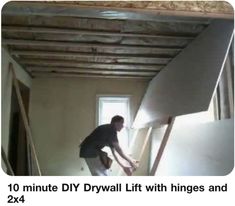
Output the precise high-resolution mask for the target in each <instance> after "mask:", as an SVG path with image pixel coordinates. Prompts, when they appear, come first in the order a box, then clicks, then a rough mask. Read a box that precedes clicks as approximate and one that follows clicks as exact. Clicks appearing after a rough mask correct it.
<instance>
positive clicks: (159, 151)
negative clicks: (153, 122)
mask: <svg viewBox="0 0 235 206" xmlns="http://www.w3.org/2000/svg"><path fill="white" fill-rule="evenodd" d="M174 121H175V118H174V117H171V118H169V122H168V126H167V128H166V131H165V134H164V136H163V139H162V142H161V145H160V147H159V150H158V153H157V156H156V159H155V161H154V163H153V166H152V168H151V170H150V175H151V176H154V175H155V173H156V171H157V168H158V165H159V163H160V161H161V157H162V154H163V152H164V149H165V147H166V144H167V141H168V139H169V136H170V133H171V130H172V127H173V124H174Z"/></svg>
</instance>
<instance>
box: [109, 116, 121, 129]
mask: <svg viewBox="0 0 235 206" xmlns="http://www.w3.org/2000/svg"><path fill="white" fill-rule="evenodd" d="M111 124H112V125H114V127H115V129H116V131H121V129H122V128H123V124H124V118H123V117H122V116H119V115H116V116H114V117H113V118H112V120H111Z"/></svg>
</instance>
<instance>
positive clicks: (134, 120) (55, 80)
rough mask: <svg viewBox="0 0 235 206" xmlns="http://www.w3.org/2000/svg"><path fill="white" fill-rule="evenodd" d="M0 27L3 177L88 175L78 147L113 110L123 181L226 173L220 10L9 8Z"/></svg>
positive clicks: (226, 89)
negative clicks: (126, 169)
mask: <svg viewBox="0 0 235 206" xmlns="http://www.w3.org/2000/svg"><path fill="white" fill-rule="evenodd" d="M1 29H2V50H1V52H2V56H1V59H2V72H1V74H2V78H1V80H2V95H1V96H2V137H1V145H2V147H1V150H2V161H1V164H2V169H3V171H4V172H5V173H7V174H9V175H25V176H36V175H44V176H88V175H90V173H89V170H88V168H87V165H86V163H85V161H84V160H83V159H82V158H79V144H80V143H81V141H82V140H83V139H84V138H85V137H86V136H87V135H88V134H89V133H90V132H91V131H92V130H93V129H94V128H95V127H96V126H98V125H99V124H101V123H105V122H107V121H109V119H110V115H112V114H115V113H117V112H119V114H122V115H124V116H125V120H126V122H125V130H124V132H123V133H122V134H120V137H119V139H120V142H121V144H122V146H123V147H124V148H125V150H126V152H127V153H128V154H129V155H131V156H132V157H133V158H135V159H138V160H139V161H140V165H139V168H138V169H137V170H136V171H135V172H134V174H133V175H134V176H154V175H160V176H161V175H163V176H168V175H169V176H218V175H219V176H220V175H227V174H229V173H230V172H231V171H232V169H233V165H234V126H233V125H234V123H233V118H234V112H233V111H234V110H233V108H234V102H233V99H234V46H233V44H234V42H233V30H234V23H233V8H232V6H231V5H230V4H229V3H227V2H223V1H221V2H216V1H215V2H213V1H212V2H209V1H205V2H202V1H201V2H196V1H195V2H194V1H192V2H185V1H184V2H183V1H182V2H181V1H177V2H176V1H138V2H135V1H128V2H126V1H125V2H124V1H123V2H122V1H120V2H115V1H107V2H102V1H101V2H92V1H82V2H80V1H70V2H59V1H58V2H56V1H53V2H52V1H51V2H50V1H48V2H36V1H27V2H16V1H15V2H14V1H12V2H8V3H6V4H5V5H4V6H3V8H2V27H1ZM111 103H113V106H112V108H114V109H112V111H111V110H109V109H110V108H108V106H107V105H110V104H111ZM117 105H118V106H117ZM122 108H123V109H122ZM110 111H111V112H110ZM110 174H111V175H112V176H119V175H125V174H123V172H122V171H121V170H120V168H119V167H118V165H117V164H116V163H113V166H112V168H111V171H110Z"/></svg>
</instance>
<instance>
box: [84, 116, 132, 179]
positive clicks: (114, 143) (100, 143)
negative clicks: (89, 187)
mask: <svg viewBox="0 0 235 206" xmlns="http://www.w3.org/2000/svg"><path fill="white" fill-rule="evenodd" d="M123 123H124V118H123V117H121V116H119V115H116V116H114V117H113V118H112V120H111V123H110V124H105V125H101V126H99V127H97V128H96V129H95V130H94V131H93V132H92V133H91V134H90V135H89V136H88V137H86V138H85V140H84V141H83V142H82V143H81V145H80V147H81V148H80V157H83V158H85V161H86V163H87V165H88V167H89V170H90V172H91V174H92V175H93V176H107V175H108V169H106V168H105V166H104V165H103V164H102V162H101V160H100V156H99V155H100V153H101V150H102V148H103V147H105V146H108V147H110V149H111V151H112V153H113V156H114V158H115V160H116V161H117V163H118V164H119V165H120V166H121V167H122V168H123V170H124V172H125V173H126V174H127V175H131V174H132V171H133V170H135V169H136V168H137V164H136V161H135V160H133V159H131V158H130V157H129V156H127V155H126V154H125V153H124V152H123V150H122V148H121V147H120V145H119V143H118V138H117V131H118V132H119V131H121V129H122V128H123ZM115 151H116V152H117V153H118V154H119V155H120V156H121V157H122V158H123V159H124V160H126V161H127V162H128V163H129V164H130V166H126V165H123V164H122V163H121V162H120V161H119V159H118V158H117V156H116V154H115Z"/></svg>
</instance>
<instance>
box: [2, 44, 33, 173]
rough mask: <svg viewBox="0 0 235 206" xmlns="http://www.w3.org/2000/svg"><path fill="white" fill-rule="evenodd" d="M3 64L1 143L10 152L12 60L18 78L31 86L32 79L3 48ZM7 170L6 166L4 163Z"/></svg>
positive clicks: (6, 151)
mask: <svg viewBox="0 0 235 206" xmlns="http://www.w3.org/2000/svg"><path fill="white" fill-rule="evenodd" d="M1 55H2V56H1V66H2V72H1V75H2V78H1V80H2V82H1V86H2V90H1V92H2V94H1V97H2V108H1V109H2V125H1V126H2V134H1V135H2V138H1V144H2V146H3V148H4V151H5V153H6V154H7V153H8V143H9V123H10V109H11V92H12V75H11V73H10V71H9V69H8V65H9V63H10V62H11V63H12V64H13V67H14V69H15V73H16V76H17V79H18V80H19V81H21V82H22V83H23V84H25V85H26V86H27V87H29V88H30V87H31V83H32V79H31V77H30V76H29V75H28V74H27V73H26V72H25V71H24V70H23V68H22V67H21V66H20V65H19V64H18V63H17V62H16V61H15V60H14V59H12V57H11V56H10V55H9V53H8V51H7V49H5V48H2V54H1ZM2 166H3V168H4V171H5V166H4V165H2Z"/></svg>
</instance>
